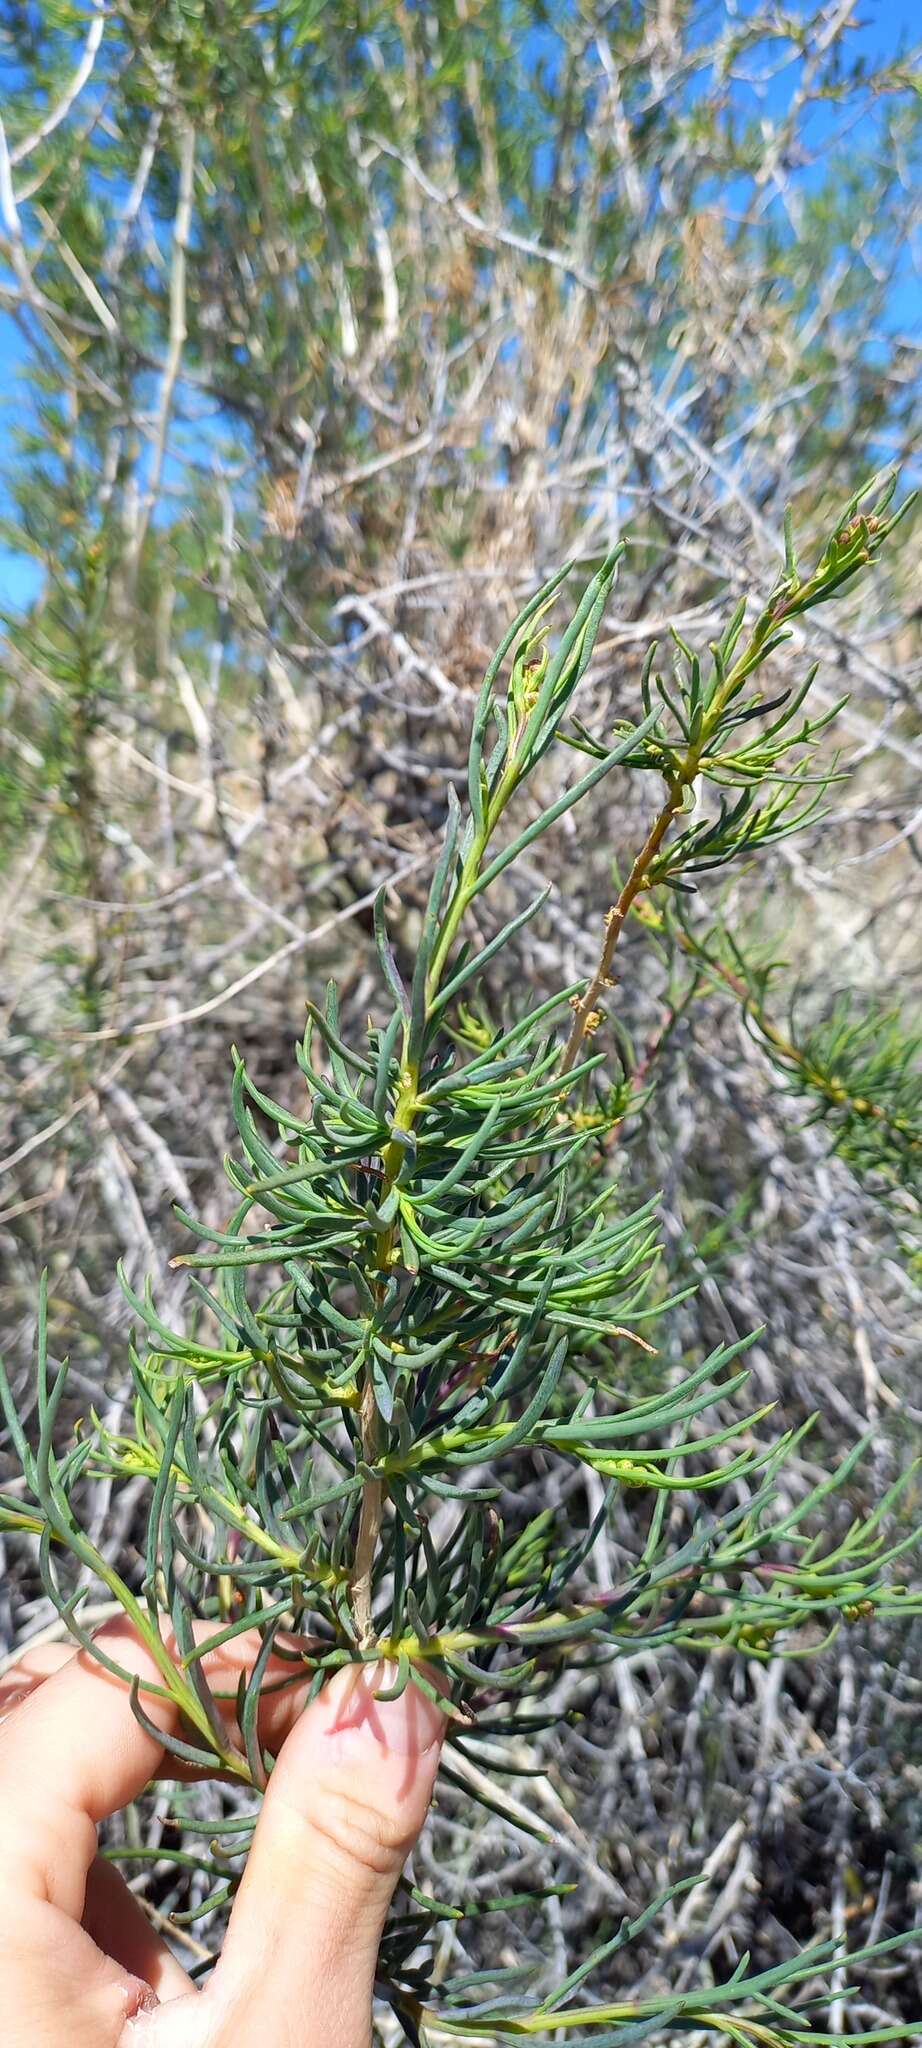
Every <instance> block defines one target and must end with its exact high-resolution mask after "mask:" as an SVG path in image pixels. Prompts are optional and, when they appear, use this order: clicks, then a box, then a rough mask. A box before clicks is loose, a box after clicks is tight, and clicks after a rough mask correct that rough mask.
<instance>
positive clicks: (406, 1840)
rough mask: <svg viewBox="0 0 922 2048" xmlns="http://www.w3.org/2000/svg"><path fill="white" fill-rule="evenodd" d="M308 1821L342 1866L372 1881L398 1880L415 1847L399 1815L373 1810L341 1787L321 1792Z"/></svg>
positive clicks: (312, 1806)
mask: <svg viewBox="0 0 922 2048" xmlns="http://www.w3.org/2000/svg"><path fill="white" fill-rule="evenodd" d="M308 1818H309V1821H310V1826H311V1829H312V1831H313V1833H314V1834H315V1835H316V1836H318V1837H319V1838H320V1839H321V1840H322V1841H323V1842H324V1843H325V1844H326V1846H327V1847H328V1848H329V1849H331V1850H332V1851H333V1853H334V1855H335V1856H336V1857H337V1859H338V1860H339V1861H340V1862H343V1863H346V1864H349V1865H352V1866H354V1867H357V1868H359V1869H361V1870H365V1871H367V1872H368V1873H369V1874H370V1875H371V1876H373V1877H381V1878H385V1877H388V1878H392V1877H394V1876H396V1874H397V1872H398V1871H399V1870H400V1868H401V1866H402V1864H403V1863H404V1862H405V1860H406V1858H407V1856H408V1854H409V1852H410V1849H411V1848H412V1846H413V1834H412V1832H411V1831H410V1830H408V1828H407V1827H406V1825H405V1824H403V1823H402V1822H401V1818H400V1816H399V1815H398V1814H395V1813H392V1812H388V1811H387V1810H386V1809H381V1808H378V1807H375V1806H370V1805H369V1804H368V1801H367V1800H365V1799H362V1798H361V1797H359V1796H357V1795H356V1794H355V1793H354V1792H350V1791H348V1790H347V1789H345V1788H343V1787H340V1786H334V1785H326V1786H324V1787H323V1788H322V1789H321V1788H318V1793H317V1797H316V1799H315V1800H312V1801H311V1806H310V1811H309V1815H308Z"/></svg>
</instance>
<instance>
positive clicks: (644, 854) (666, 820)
mask: <svg viewBox="0 0 922 2048" xmlns="http://www.w3.org/2000/svg"><path fill="white" fill-rule="evenodd" d="M686 787H687V784H686V782H685V780H684V778H683V779H682V780H681V781H680V782H676V783H671V784H670V787H669V796H668V798H667V801H666V802H665V804H664V805H663V808H662V810H661V811H660V813H659V815H658V817H657V818H656V819H655V820H654V822H653V824H652V825H651V827H650V830H649V832H648V833H647V836H646V839H645V840H644V843H643V845H642V847H641V849H640V852H639V853H638V855H637V858H636V860H635V861H634V865H633V867H632V868H631V872H630V874H629V875H628V878H627V881H626V882H625V884H624V888H623V889H622V891H621V894H620V896H619V897H618V901H617V903H615V904H614V905H613V906H612V908H611V910H610V911H609V912H608V916H607V917H606V919H605V937H604V939H603V941H602V950H601V953H600V954H599V961H598V966H597V967H596V970H595V973H594V975H593V977H592V980H591V981H590V983H589V986H588V988H587V989H586V992H585V995H582V996H581V997H580V999H579V1001H578V1003H576V1005H575V1009H574V1017H573V1023H572V1026H571V1029H570V1036H569V1038H568V1040H567V1044H566V1050H565V1052H564V1056H563V1060H562V1062H561V1071H562V1072H563V1073H564V1074H568V1073H569V1072H570V1068H571V1067H572V1066H575V1064H576V1061H577V1059H578V1057H579V1053H580V1048H581V1046H582V1043H583V1040H584V1038H586V1037H587V1036H588V1035H589V1034H590V1033H591V1031H592V1030H593V1028H594V1027H593V1024H592V1021H591V1020H592V1018H593V1017H594V1016H596V1015H597V1008H598V1003H599V1000H600V998H601V996H602V995H603V993H604V991H605V990H606V989H607V988H610V987H611V986H612V982H611V964H612V960H613V959H614V954H615V947H616V946H617V944H618V940H619V939H620V937H621V933H622V931H623V929H624V924H625V920H626V918H627V916H628V913H629V911H630V909H631V905H632V903H633V902H634V899H635V897H637V896H639V894H640V891H641V889H644V888H646V884H647V875H648V873H649V870H650V868H651V866H652V864H653V862H654V860H655V859H656V856H657V854H658V852H659V850H660V847H661V846H662V843H663V840H664V839H665V837H666V834H667V832H668V830H669V827H670V825H671V824H672V821H673V819H674V818H677V817H678V815H679V812H680V811H681V809H682V802H683V798H684V794H685V789H686Z"/></svg>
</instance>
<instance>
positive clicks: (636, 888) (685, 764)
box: [561, 586, 806, 1074]
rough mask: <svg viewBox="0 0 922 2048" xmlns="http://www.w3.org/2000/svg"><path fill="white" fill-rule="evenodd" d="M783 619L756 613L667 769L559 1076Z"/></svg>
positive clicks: (589, 1027)
mask: <svg viewBox="0 0 922 2048" xmlns="http://www.w3.org/2000/svg"><path fill="white" fill-rule="evenodd" d="M805 587H806V586H805ZM783 616H784V614H783V612H782V611H779V610H778V609H777V608H775V609H766V610H765V611H763V612H762V613H761V615H760V617H759V618H758V619H757V620H756V623H755V626H754V627H753V630H752V633H751V636H750V638H749V641H748V642H747V645H746V647H745V648H744V650H743V652H742V654H741V655H739V656H738V658H737V660H736V661H735V662H734V664H733V666H732V668H731V669H730V670H729V671H728V673H727V674H726V675H725V676H724V679H723V681H722V683H721V684H720V685H719V687H718V688H717V689H716V690H715V692H714V695H713V697H712V699H711V702H710V704H709V706H708V711H707V716H706V719H705V721H704V724H703V726H702V728H701V731H700V733H699V735H698V737H697V738H696V739H695V740H694V741H692V743H691V744H690V745H689V747H688V749H687V751H686V753H685V754H684V755H683V757H682V759H681V760H680V761H678V762H677V763H676V764H675V766H674V768H673V770H672V773H671V775H670V777H669V780H668V782H667V797H666V802H665V803H664V805H663V807H662V809H661V810H660V811H659V813H658V814H657V816H656V818H655V819H654V821H653V824H652V825H651V827H650V830H649V832H648V833H647V837H646V839H645V840H644V843H643V845H642V847H641V849H640V852H639V853H638V855H637V857H636V860H635V861H634V864H633V867H632V868H631V872H630V874H629V875H628V878H627V881H626V882H625V884H624V887H623V889H622V891H621V894H620V896H619V897H618V900H617V902H616V903H615V904H613V905H612V908H611V909H610V910H609V912H608V914H607V916H606V919H605V937H604V939H603V941H602V950H601V952H600V954H599V960H598V965H597V967H596V970H595V973H594V975H593V977H592V980H591V981H590V983H589V986H588V988H587V989H586V992H585V994H584V995H582V996H581V997H580V999H579V1001H578V1002H577V1003H576V1004H575V1005H574V1017H573V1023H572V1026H571V1028H570V1036H569V1038H568V1039H567V1043H566V1047H565V1050H564V1055H563V1060H562V1062H561V1072H562V1073H564V1074H568V1073H569V1072H570V1069H571V1067H573V1066H575V1064H576V1061H577V1059H578V1057H579V1053H580V1049H581V1047H582V1044H583V1041H584V1039H585V1038H587V1037H589V1036H591V1034H592V1032H593V1031H594V1029H595V1026H596V1023H597V1022H598V1005H599V1002H600V1000H601V998H602V996H603V995H604V993H605V990H606V989H608V988H610V987H611V986H612V981H611V964H612V960H613V959H614V954H615V948H616V946H617V944H618V940H619V939H620V937H621V933H622V931H623V929H624V925H625V922H626V919H627V917H628V914H629V912H630V910H631V907H632V905H633V904H634V902H635V901H636V898H637V897H638V896H639V895H640V893H641V891H642V890H643V889H645V888H647V886H648V877H649V872H650V869H651V867H652V866H653V863H654V861H655V859H656V856H657V854H658V853H659V850H660V847H661V846H662V843H663V840H664V839H665V837H666V834H667V832H668V831H669V829H670V827H671V826H672V824H673V822H674V820H675V819H676V818H677V817H678V816H679V813H680V811H681V810H682V807H683V804H684V800H685V793H686V791H687V790H689V789H691V788H692V786H693V784H694V783H695V782H696V781H697V778H698V776H699V774H700V773H701V764H702V760H703V759H704V757H705V755H706V753H707V749H708V744H709V741H710V739H711V735H712V734H713V733H714V732H715V731H716V729H717V727H718V726H719V724H720V720H721V717H722V715H723V713H724V711H725V709H726V707H727V705H728V704H729V703H730V701H731V699H732V698H733V696H734V695H735V693H736V691H737V690H738V689H739V686H740V684H741V683H742V682H743V681H744V680H745V678H746V677H747V676H748V675H750V674H751V673H752V671H753V669H755V668H757V667H758V665H759V662H760V661H761V659H762V652H763V649H764V646H765V643H766V641H767V640H768V639H769V637H770V634H771V632H772V631H773V630H774V629H775V628H776V627H777V626H778V624H779V623H780V621H781V619H782V617H783Z"/></svg>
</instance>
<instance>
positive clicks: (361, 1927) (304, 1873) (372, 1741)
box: [203, 1666, 445, 2048]
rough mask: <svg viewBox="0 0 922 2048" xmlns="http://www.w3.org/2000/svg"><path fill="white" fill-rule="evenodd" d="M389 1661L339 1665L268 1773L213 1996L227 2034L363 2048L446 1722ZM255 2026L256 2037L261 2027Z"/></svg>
mask: <svg viewBox="0 0 922 2048" xmlns="http://www.w3.org/2000/svg"><path fill="white" fill-rule="evenodd" d="M385 1673H386V1667H382V1666H376V1667H365V1668H364V1669H361V1670H359V1669H356V1668H355V1667H351V1668H350V1669H349V1670H347V1671H343V1672H339V1673H337V1676H336V1677H335V1678H334V1679H333V1680H332V1682H331V1683H330V1685H329V1686H327V1688H326V1690H325V1691H324V1692H323V1693H321V1694H320V1697H319V1698H318V1699H317V1700H315V1702H314V1704H313V1705H312V1706H311V1707H309V1708H308V1710H307V1712H306V1713H304V1714H303V1715H302V1717H301V1719H300V1721H299V1722H298V1724H297V1726H296V1727H295V1728H294V1729H293V1731H292V1733H291V1734H290V1736H289V1737H288V1740H287V1742H286V1743H285V1745H284V1748H283V1749H282V1751H281V1754H280V1756H279V1759H278V1762H277V1764H276V1766H275V1769H274V1771H273V1772H272V1776H271V1778H270V1780H269V1788H268V1791H267V1793H266V1798H265V1802H264V1806H263V1810H262V1813H261V1815H260V1818H259V1821H258V1823H257V1828H256V1834H255V1837H254V1840H253V1847H252V1849H251V1851H250V1855H249V1859H248V1862H247V1867H246V1871H245V1874H244V1877H243V1881H242V1884H241V1888H240V1892H239V1894H238V1897H237V1901H236V1904H235V1906H234V1910H233V1913H232V1915H231V1923H230V1928H229V1932H228V1936H227V1940H226V1942H225V1946H224V1953H223V1956H222V1958H221V1961H220V1963H219V1964H218V1967H217V1970H216V1971H215V1974H214V1977H213V1979H212V1981H211V1983H210V1985H209V1987H208V1989H207V1991H206V1992H205V1993H204V1994H203V1996H204V1998H205V2000H206V2001H207V2003H208V2005H209V2006H210V2007H211V2008H213V2009H214V2010H215V2012H216V2014H217V2017H218V2022H219V2027H220V2031H219V2034H218V2038H219V2039H221V2040H223V2039H224V2037H225V2035H224V2030H225V2028H226V2029H227V2038H228V2040H231V2039H233V2040H250V2039H251V2038H252V2039H254V2040H255V2039H256V2038H257V2035H256V2032H255V2029H256V2027H257V2025H258V2026H259V2029H260V2035H264V2036H265V2038H267V2039H271V2040H276V2039H284V2041H285V2042H286V2043H291V2048H295V2044H297V2048H321V2044H322V2048H365V2044H367V2043H368V2042H369V2041H370V2038H371V2004H372V1994H373V1986H374V1976H375V1964H376V1960H377V1954H378V1947H379V1944H380V1939H381V1932H382V1928H383V1926H384V1921H385V1917H386V1914H387V1909H388V1906H389V1904H390V1901H391V1897H392V1895H393V1891H394V1887H395V1885H396V1882H397V1878H398V1876H399V1874H400V1871H401V1869H402V1866H403V1863H404V1861H405V1858H406V1856H407V1855H408V1853H409V1850H410V1849H411V1848H412V1846H413V1843H414V1842H415V1840H416V1837H417V1835H418V1833H419V1830H420V1828H421V1827H422V1824H423V1821H424V1819H425V1815H426V1810H427V1807H428V1805H429V1800H430V1798H431V1795H432V1787H433V1784H434V1781H435V1774H436V1770H437V1768H438V1759H439V1751H440V1748H441V1739H442V1735H443V1733H444V1728H445V1720H444V1716H443V1715H442V1714H441V1713H440V1712H439V1709H438V1708H437V1707H436V1706H435V1705H434V1704H433V1703H432V1702H431V1701H430V1700H429V1699H427V1698H426V1696H425V1695H424V1694H423V1693H422V1692H421V1691H420V1690H419V1688H418V1687H417V1686H415V1685H410V1686H408V1687H407V1690H406V1691H405V1692H404V1694H403V1696H402V1698H401V1699H399V1700H393V1701H376V1700H375V1698H374V1691H375V1687H376V1685H377V1686H382V1685H384V1684H385V1682H386V1677H385ZM250 2028H252V2029H253V2030H254V2031H253V2032H252V2034H251V2033H250V2031H249V2029H250Z"/></svg>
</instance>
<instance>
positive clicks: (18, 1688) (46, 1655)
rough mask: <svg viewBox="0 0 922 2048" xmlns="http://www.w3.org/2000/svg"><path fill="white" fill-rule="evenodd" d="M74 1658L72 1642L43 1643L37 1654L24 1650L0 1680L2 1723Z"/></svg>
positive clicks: (36, 1651) (0, 1717) (36, 1650)
mask: <svg viewBox="0 0 922 2048" xmlns="http://www.w3.org/2000/svg"><path fill="white" fill-rule="evenodd" d="M73 1654H74V1646H73V1643H72V1642H66V1643H42V1644H40V1645H37V1646H36V1648H35V1649H34V1650H28V1649H27V1650H24V1651H23V1653H22V1655H21V1657H17V1659H16V1661H15V1663H14V1664H10V1665H9V1666H8V1668H7V1670H6V1671H4V1673H3V1676H2V1678H0V1720H3V1719H4V1718H5V1716H6V1715H7V1714H11V1713H12V1711H13V1708H14V1707H18V1706H21V1704H22V1702H23V1700H25V1699H28V1697H29V1694H30V1693H32V1692H36V1691H37V1689H38V1687H39V1686H40V1685H44V1683H45V1680H46V1678H53V1677H54V1674H55V1672H56V1671H60V1669H61V1666H62V1664H69V1663H70V1660H71V1658H72V1656H73Z"/></svg>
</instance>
